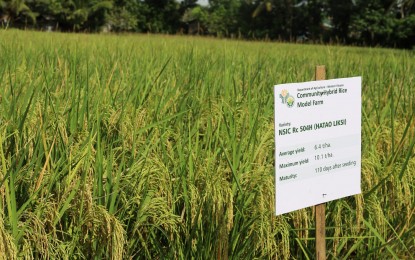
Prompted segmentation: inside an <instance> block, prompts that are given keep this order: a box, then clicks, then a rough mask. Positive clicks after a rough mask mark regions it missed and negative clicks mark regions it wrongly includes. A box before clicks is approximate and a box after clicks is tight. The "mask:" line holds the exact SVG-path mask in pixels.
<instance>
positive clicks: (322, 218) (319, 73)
mask: <svg viewBox="0 0 415 260" xmlns="http://www.w3.org/2000/svg"><path fill="white" fill-rule="evenodd" d="M315 79H316V80H325V79H326V67H325V66H317V67H316V76H315ZM315 214H316V215H315V223H316V259H317V260H326V205H325V203H322V204H318V205H316V206H315Z"/></svg>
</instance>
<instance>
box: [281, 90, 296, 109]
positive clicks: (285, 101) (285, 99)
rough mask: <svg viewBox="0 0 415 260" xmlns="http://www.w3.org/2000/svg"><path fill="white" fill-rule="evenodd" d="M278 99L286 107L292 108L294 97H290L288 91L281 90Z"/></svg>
mask: <svg viewBox="0 0 415 260" xmlns="http://www.w3.org/2000/svg"><path fill="white" fill-rule="evenodd" d="M280 98H281V102H282V103H283V104H287V106H288V107H293V106H294V101H295V100H294V97H293V96H291V95H290V93H288V90H286V89H283V90H282V91H281V94H280Z"/></svg>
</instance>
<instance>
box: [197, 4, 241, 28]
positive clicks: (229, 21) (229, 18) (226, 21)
mask: <svg viewBox="0 0 415 260" xmlns="http://www.w3.org/2000/svg"><path fill="white" fill-rule="evenodd" d="M240 6H241V1H240V0H210V1H209V11H208V13H209V14H208V17H207V19H206V21H205V23H206V26H207V28H208V30H209V33H211V34H213V35H217V36H232V35H233V36H234V35H236V34H238V33H239V29H240V24H239V22H240V18H241V17H240V13H239V10H240Z"/></svg>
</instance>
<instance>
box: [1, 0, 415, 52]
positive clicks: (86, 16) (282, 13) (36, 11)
mask: <svg viewBox="0 0 415 260" xmlns="http://www.w3.org/2000/svg"><path fill="white" fill-rule="evenodd" d="M208 3H209V4H208V5H207V6H205V5H203V6H200V5H199V4H198V1H196V0H181V1H179V0H105V1H102V0H0V26H2V27H4V28H9V27H16V28H21V29H38V30H54V31H64V32H101V31H107V32H108V31H109V32H117V33H119V32H143V33H164V34H166V33H167V34H198V35H209V36H217V37H229V38H238V39H271V40H281V41H290V42H298V41H300V42H331V43H342V44H352V45H370V46H388V47H398V48H407V49H411V48H413V47H414V45H415V4H414V0H342V1H334V0H265V1H260V0H209V2H208Z"/></svg>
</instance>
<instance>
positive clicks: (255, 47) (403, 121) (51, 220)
mask: <svg viewBox="0 0 415 260" xmlns="http://www.w3.org/2000/svg"><path fill="white" fill-rule="evenodd" d="M321 64H324V65H326V68H327V78H328V79H331V78H340V77H352V76H362V191H363V193H362V194H361V195H358V196H353V197H348V198H345V199H341V200H338V201H333V202H330V203H327V205H326V226H327V234H326V235H327V256H328V258H329V259H414V258H415V236H414V234H415V152H414V145H415V119H414V117H415V73H414V72H415V53H414V52H413V51H400V50H390V49H377V48H357V47H341V46H318V45H299V44H298V45H296V44H283V43H271V42H241V41H232V40H216V39H209V38H197V37H193V38H188V37H183V36H160V35H153V36H150V35H118V36H117V35H83V34H60V33H38V32H23V31H14V30H8V31H0V205H1V206H0V207H1V208H2V210H1V212H0V259H17V258H18V259H313V258H314V255H315V249H314V246H315V239H314V237H315V231H314V228H315V226H314V215H313V214H314V212H313V208H306V209H302V210H299V211H295V212H292V213H289V214H285V215H283V216H278V217H275V216H274V210H275V209H274V122H273V120H274V119H273V116H274V114H273V111H274V110H273V85H275V84H279V83H290V82H301V81H309V80H313V77H314V68H315V66H316V65H321ZM277 145H278V144H277Z"/></svg>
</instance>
